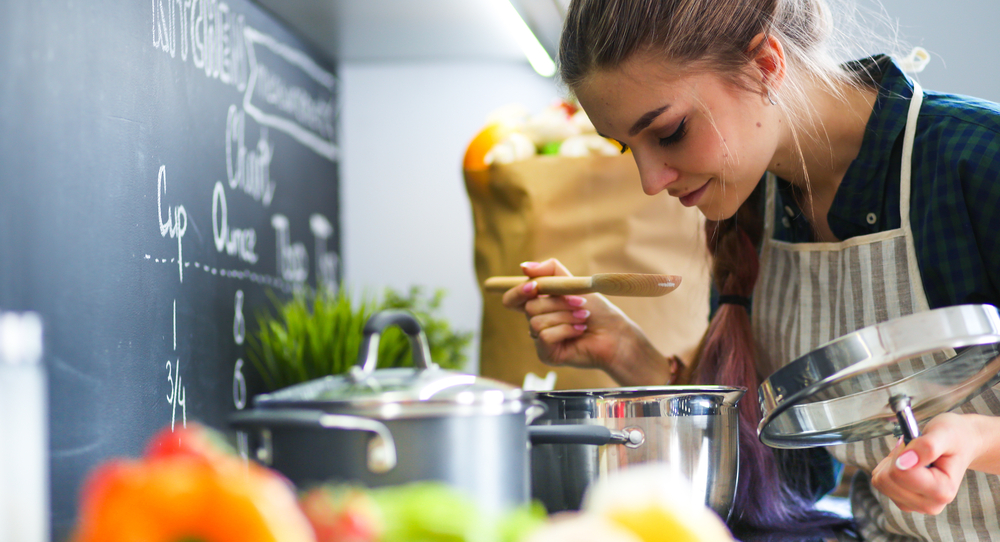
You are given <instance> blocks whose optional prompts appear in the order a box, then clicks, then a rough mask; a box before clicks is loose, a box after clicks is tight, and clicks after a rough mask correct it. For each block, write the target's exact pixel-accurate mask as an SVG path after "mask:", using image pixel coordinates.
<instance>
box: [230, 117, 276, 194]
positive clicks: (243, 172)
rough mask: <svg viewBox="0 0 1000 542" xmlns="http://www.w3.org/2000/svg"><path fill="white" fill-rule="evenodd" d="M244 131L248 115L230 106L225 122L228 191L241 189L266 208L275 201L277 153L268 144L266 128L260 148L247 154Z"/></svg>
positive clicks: (265, 128)
mask: <svg viewBox="0 0 1000 542" xmlns="http://www.w3.org/2000/svg"><path fill="white" fill-rule="evenodd" d="M245 128H246V114H245V113H244V112H243V111H241V110H240V109H239V108H238V107H236V106H235V105H230V106H229V114H228V116H227V118H226V174H227V175H228V177H229V188H234V189H235V188H240V189H242V190H243V192H245V193H247V194H248V195H250V197H252V198H253V199H255V200H257V201H259V202H261V203H263V204H264V207H267V206H269V205H271V200H272V199H274V189H275V183H274V182H273V181H271V158H272V157H273V156H274V149H273V148H272V147H271V143H270V142H269V141H268V140H267V127H261V129H260V139H258V140H257V147H256V148H255V149H254V150H247V146H246V142H245V138H244V132H245ZM234 147H235V149H234ZM234 151H235V152H234ZM234 155H235V156H234Z"/></svg>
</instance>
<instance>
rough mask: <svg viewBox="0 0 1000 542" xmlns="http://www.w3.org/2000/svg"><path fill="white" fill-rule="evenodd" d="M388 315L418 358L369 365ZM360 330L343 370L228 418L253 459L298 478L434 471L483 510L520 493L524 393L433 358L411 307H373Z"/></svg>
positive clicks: (382, 479)
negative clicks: (357, 346) (245, 435)
mask: <svg viewBox="0 0 1000 542" xmlns="http://www.w3.org/2000/svg"><path fill="white" fill-rule="evenodd" d="M391 325H398V326H399V327H400V328H401V329H403V331H404V332H405V333H406V334H407V336H408V337H409V338H410V340H411V345H412V347H413V353H414V356H413V358H414V364H415V365H416V367H414V368H404V369H379V370H376V369H375V366H376V364H377V359H376V358H377V353H378V342H379V337H380V334H381V332H382V331H383V330H384V329H385V328H387V327H388V326H391ZM364 333H365V340H364V341H363V342H362V350H361V354H360V356H359V363H358V365H357V366H355V367H354V368H353V370H352V372H351V373H350V374H348V375H346V376H331V377H326V378H322V379H318V380H313V381H310V382H306V383H303V384H299V385H296V386H292V387H289V388H285V389H283V390H279V391H277V392H274V393H270V394H266V395H261V396H258V397H257V398H256V399H255V400H254V408H253V409H251V410H248V411H243V412H240V413H237V414H236V415H234V416H233V417H232V418H231V423H232V425H233V426H234V427H236V428H239V429H242V430H249V431H252V432H253V433H255V434H256V436H257V440H258V441H259V442H260V446H259V448H258V452H257V456H258V459H259V460H261V461H262V462H263V463H265V464H267V465H269V466H271V467H273V468H275V469H276V470H278V471H279V472H281V473H283V474H284V475H285V476H287V477H288V478H289V479H290V480H291V481H292V482H293V483H295V484H296V485H297V486H299V487H304V486H308V485H310V484H314V483H322V482H326V481H330V480H340V481H351V482H357V483H362V484H364V485H366V486H369V487H378V486H387V485H397V484H403V483H407V482H414V481H420V480H437V481H441V482H445V483H447V484H450V485H452V486H454V487H457V488H459V489H462V490H465V491H466V493H468V494H469V496H470V497H472V498H474V499H475V500H476V501H477V502H478V504H479V505H480V506H481V507H483V508H484V509H487V510H494V511H499V510H505V509H508V508H511V507H513V506H517V505H520V504H523V503H525V502H527V501H528V499H529V484H530V482H529V470H528V461H529V456H528V427H527V423H528V422H527V411H528V410H529V408H530V407H531V396H530V394H526V393H525V392H523V391H522V390H520V389H518V388H514V387H511V386H508V385H506V384H503V383H501V382H497V381H494V380H489V379H485V378H480V377H476V376H474V375H468V374H461V373H456V372H452V371H445V370H442V369H441V368H439V367H438V366H437V365H435V364H434V363H432V362H431V361H430V355H429V350H428V348H427V342H426V339H425V337H424V335H423V332H422V331H421V329H420V325H419V323H418V322H417V320H416V319H415V318H414V317H413V316H412V315H411V314H409V313H406V312H401V311H387V312H382V313H379V314H376V315H375V316H373V317H372V318H371V319H370V320H369V322H368V323H367V324H366V326H365V331H364Z"/></svg>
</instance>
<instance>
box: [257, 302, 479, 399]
mask: <svg viewBox="0 0 1000 542" xmlns="http://www.w3.org/2000/svg"><path fill="white" fill-rule="evenodd" d="M444 295H445V292H444V290H437V291H435V292H434V294H433V295H431V296H427V295H425V293H424V290H423V289H422V288H420V287H417V286H414V287H411V288H410V289H409V291H408V292H406V293H400V292H398V291H396V290H393V289H391V288H388V289H386V290H385V292H384V294H383V296H382V297H381V299H375V298H372V297H370V296H367V295H362V296H361V297H360V298H358V299H352V295H351V294H350V292H348V291H347V290H345V289H343V288H341V289H338V291H337V292H336V293H330V292H328V291H318V292H314V293H305V292H299V293H296V294H294V295H293V296H292V298H291V299H289V300H287V301H281V300H279V299H278V298H277V297H274V296H272V301H273V304H274V313H273V314H272V313H268V312H263V313H260V314H258V316H257V324H258V325H257V330H256V331H255V332H253V333H251V334H250V336H249V337H247V343H248V348H247V358H248V359H249V360H250V362H251V363H252V364H253V366H254V367H255V368H256V369H257V371H258V372H259V373H260V375H261V378H262V379H263V381H264V385H265V386H266V387H267V388H268V391H273V390H276V389H279V388H284V387H286V386H291V385H293V384H297V383H300V382H305V381H307V380H313V379H315V378H320V377H323V376H327V375H336V374H343V373H346V372H347V371H348V370H350V368H351V367H352V366H353V365H354V364H355V363H357V359H358V350H359V349H360V347H361V339H362V329H363V328H364V325H365V322H366V321H367V320H368V318H369V317H370V316H371V315H372V314H374V313H376V312H378V311H381V310H386V309H405V310H408V311H410V312H412V313H413V314H414V315H415V316H416V317H417V319H418V320H420V323H421V326H422V327H423V330H424V332H425V333H426V334H427V341H428V343H429V345H430V350H431V359H432V360H433V361H434V362H435V363H437V364H438V365H440V366H441V367H443V368H446V369H455V368H458V367H461V366H462V365H463V364H464V363H465V361H466V354H465V349H466V348H467V347H468V345H469V343H470V342H471V340H472V333H471V332H459V331H455V330H453V329H452V328H451V325H450V324H449V323H448V321H447V320H445V319H444V318H443V317H441V316H440V315H439V311H440V308H441V302H442V301H443V299H444ZM412 365H413V357H412V353H411V352H410V343H409V341H408V340H407V338H406V335H404V334H403V332H402V331H401V330H399V329H398V328H390V329H388V330H387V331H386V332H385V333H383V334H382V337H381V340H380V341H379V367H408V366H412Z"/></svg>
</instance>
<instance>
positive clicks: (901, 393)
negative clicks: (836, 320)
mask: <svg viewBox="0 0 1000 542" xmlns="http://www.w3.org/2000/svg"><path fill="white" fill-rule="evenodd" d="M998 373H1000V312H998V311H997V308H996V307H993V306H992V305H960V306H954V307H946V308H941V309H935V310H931V311H925V312H920V313H916V314H911V315H909V316H904V317H902V318H896V319H892V320H888V321H886V322H882V323H880V324H877V325H874V326H869V327H866V328H863V329H860V330H858V331H855V332H853V333H850V334H847V335H845V336H843V337H841V338H839V339H835V340H833V341H831V342H829V343H827V344H825V345H823V346H821V347H819V348H817V349H816V350H813V351H812V352H809V353H808V354H806V355H804V356H802V357H801V358H799V359H797V360H795V361H793V362H792V363H790V364H788V365H786V366H785V367H783V368H781V369H779V370H778V371H776V372H775V373H774V374H773V375H771V376H770V377H768V378H767V379H766V380H765V381H764V382H763V384H761V386H760V390H759V393H758V397H759V399H760V406H761V411H762V414H763V419H762V420H761V423H760V426H759V428H758V433H759V435H760V439H761V441H763V442H764V443H765V444H767V445H769V446H772V447H775V448H808V447H812V446H829V445H834V444H844V443H848V442H854V441H858V440H866V439H872V438H878V437H883V436H887V435H890V434H895V435H900V434H902V435H903V436H904V438H907V439H909V438H912V436H914V435H913V434H912V432H914V431H919V429H918V427H917V423H919V422H921V421H924V420H927V419H929V418H931V417H933V416H935V415H937V414H940V413H942V412H946V411H948V410H951V409H952V408H954V407H956V406H958V405H960V404H962V403H964V402H965V401H967V400H969V399H971V398H972V397H975V396H976V395H978V394H979V393H981V392H982V391H983V390H985V389H986V388H988V387H991V386H993V385H995V384H997V383H998V382H1000V376H998Z"/></svg>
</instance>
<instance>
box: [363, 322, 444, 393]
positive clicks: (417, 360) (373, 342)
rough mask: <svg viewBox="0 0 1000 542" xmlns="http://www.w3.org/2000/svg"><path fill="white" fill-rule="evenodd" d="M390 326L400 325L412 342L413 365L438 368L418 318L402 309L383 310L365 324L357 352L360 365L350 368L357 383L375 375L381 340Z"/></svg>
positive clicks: (422, 367)
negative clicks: (432, 358)
mask: <svg viewBox="0 0 1000 542" xmlns="http://www.w3.org/2000/svg"><path fill="white" fill-rule="evenodd" d="M389 326H398V327H399V328H400V329H402V330H403V333H405V334H406V336H407V338H408V339H409V340H410V349H411V350H412V351H413V365H414V366H416V367H417V368H418V369H431V368H437V364H435V363H434V362H433V361H431V351H430V347H429V346H428V344H427V335H426V334H424V330H423V329H421V327H420V321H419V320H417V317H416V316H414V315H413V314H412V313H410V312H407V311H403V310H389V311H382V312H377V313H375V314H373V315H372V316H371V318H369V319H368V322H366V323H365V327H364V331H363V333H364V338H363V339H362V340H361V349H360V350H359V351H358V363H357V364H356V365H355V366H354V367H352V368H351V378H353V379H354V380H355V381H356V382H357V381H361V380H364V379H366V378H368V377H369V376H371V374H372V373H373V372H375V368H376V367H377V366H378V344H379V339H380V338H381V336H382V332H384V331H385V330H386V329H387V328H388V327H389Z"/></svg>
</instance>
